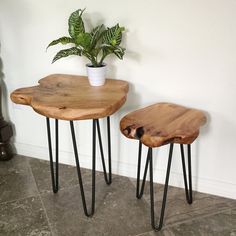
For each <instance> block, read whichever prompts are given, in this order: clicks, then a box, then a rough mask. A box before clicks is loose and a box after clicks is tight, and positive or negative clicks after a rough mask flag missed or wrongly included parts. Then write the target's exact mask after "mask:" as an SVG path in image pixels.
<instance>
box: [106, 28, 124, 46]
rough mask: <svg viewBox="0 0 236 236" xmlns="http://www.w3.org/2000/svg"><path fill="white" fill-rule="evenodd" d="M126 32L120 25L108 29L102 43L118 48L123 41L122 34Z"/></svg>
mask: <svg viewBox="0 0 236 236" xmlns="http://www.w3.org/2000/svg"><path fill="white" fill-rule="evenodd" d="M124 30H125V28H124V27H120V26H119V24H117V25H115V26H113V27H112V28H107V30H106V31H105V32H104V34H103V37H102V41H103V43H106V44H110V45H112V46H118V45H120V43H121V40H122V32H123V31H124Z"/></svg>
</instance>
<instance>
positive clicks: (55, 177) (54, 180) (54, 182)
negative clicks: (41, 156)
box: [46, 117, 58, 193]
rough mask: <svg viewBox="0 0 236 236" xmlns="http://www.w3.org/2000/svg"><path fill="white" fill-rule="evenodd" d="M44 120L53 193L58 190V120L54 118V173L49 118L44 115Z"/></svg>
mask: <svg viewBox="0 0 236 236" xmlns="http://www.w3.org/2000/svg"><path fill="white" fill-rule="evenodd" d="M46 122H47V133H48V148H49V158H50V169H51V178H52V190H53V192H54V193H57V192H58V120H57V119H55V152H56V162H55V173H54V164H53V154H52V142H51V129H50V120H49V118H48V117H46Z"/></svg>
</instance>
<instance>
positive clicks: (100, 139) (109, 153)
mask: <svg viewBox="0 0 236 236" xmlns="http://www.w3.org/2000/svg"><path fill="white" fill-rule="evenodd" d="M96 124H97V131H98V140H99V146H100V153H101V159H102V166H103V173H104V179H105V181H106V183H107V185H110V184H111V182H112V172H111V132H110V117H109V116H108V117H107V139H108V169H109V173H108V175H107V171H106V164H105V159H104V152H103V146H102V138H101V131H100V125H99V120H98V119H97V120H96Z"/></svg>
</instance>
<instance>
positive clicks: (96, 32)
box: [90, 24, 104, 48]
mask: <svg viewBox="0 0 236 236" xmlns="http://www.w3.org/2000/svg"><path fill="white" fill-rule="evenodd" d="M103 30H104V25H103V24H102V25H99V26H97V27H95V28H94V29H93V30H92V31H91V33H90V35H91V37H92V38H91V48H95V47H96V44H97V42H98V41H99V40H100V38H101V36H102V34H103V32H104V31H103Z"/></svg>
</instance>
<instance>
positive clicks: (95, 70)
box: [86, 64, 107, 86]
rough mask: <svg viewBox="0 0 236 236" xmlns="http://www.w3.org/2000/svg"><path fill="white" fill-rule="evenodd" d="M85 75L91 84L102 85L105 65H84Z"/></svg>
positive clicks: (104, 76)
mask: <svg viewBox="0 0 236 236" xmlns="http://www.w3.org/2000/svg"><path fill="white" fill-rule="evenodd" d="M86 69H87V75H88V79H89V83H90V85H91V86H102V85H104V84H105V78H106V69H107V65H106V64H104V65H103V66H101V67H92V66H91V64H87V65H86Z"/></svg>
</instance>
